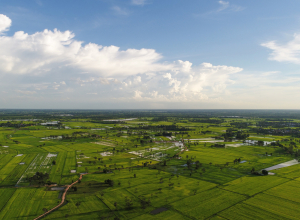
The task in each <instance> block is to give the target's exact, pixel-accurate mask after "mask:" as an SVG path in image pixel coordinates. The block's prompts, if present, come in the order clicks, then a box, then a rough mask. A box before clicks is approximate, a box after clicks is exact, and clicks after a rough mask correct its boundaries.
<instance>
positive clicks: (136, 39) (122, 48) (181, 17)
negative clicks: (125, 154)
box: [0, 0, 300, 109]
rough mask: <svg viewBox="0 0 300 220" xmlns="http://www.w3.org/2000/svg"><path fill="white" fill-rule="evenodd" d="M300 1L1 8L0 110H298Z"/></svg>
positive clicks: (93, 1) (33, 3)
mask: <svg viewBox="0 0 300 220" xmlns="http://www.w3.org/2000/svg"><path fill="white" fill-rule="evenodd" d="M299 8H300V1H299V0H286V1H282V0H272V1H271V0H266V1H259V0H252V1H240V0H239V1H238V0H228V1H225V0H216V1H215V0H189V1H186V0H163V1H162V0H89V1H83V0H64V1H58V0H28V1H24V0H14V1H11V0H1V1H0V108H27V109H28V108H29V109H300V102H299V101H298V100H299V98H300V71H299V67H300V11H299Z"/></svg>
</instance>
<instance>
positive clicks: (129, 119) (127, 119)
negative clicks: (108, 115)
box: [103, 118, 137, 121]
mask: <svg viewBox="0 0 300 220" xmlns="http://www.w3.org/2000/svg"><path fill="white" fill-rule="evenodd" d="M135 119H137V118H125V119H110V120H103V121H132V120H135Z"/></svg>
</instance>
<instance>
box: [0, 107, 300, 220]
mask: <svg viewBox="0 0 300 220" xmlns="http://www.w3.org/2000/svg"><path fill="white" fill-rule="evenodd" d="M74 114H76V113H74ZM93 114H96V113H93ZM143 114H146V113H143ZM149 114H150V113H149ZM153 114H154V115H155V114H158V115H159V116H153ZM160 114H162V115H164V113H153V112H152V113H151V114H150V116H147V117H142V118H139V119H136V120H133V121H102V120H101V117H102V116H97V117H95V118H93V116H90V115H89V117H83V118H79V117H77V116H76V118H73V117H72V116H68V117H62V118H55V117H56V116H53V115H58V114H47V115H46V118H47V120H48V117H52V119H51V121H61V124H60V125H54V126H41V125H39V123H41V122H38V123H36V124H35V125H33V126H30V127H29V126H28V127H22V126H19V127H18V128H10V127H5V129H3V128H1V127H0V144H1V145H0V186H1V187H0V198H1V201H0V219H34V218H35V217H37V216H39V215H40V214H42V213H43V212H45V210H48V209H50V208H53V207H55V206H56V205H57V204H58V203H59V202H60V201H61V195H62V192H60V191H51V190H50V189H49V188H50V187H48V186H47V184H57V186H56V187H57V188H58V189H59V188H65V187H66V185H69V184H71V183H72V182H74V181H76V180H77V179H78V177H79V175H80V173H88V174H87V175H84V176H83V179H82V180H81V181H80V182H79V183H77V184H75V185H74V187H71V188H70V189H69V191H68V193H67V198H66V199H67V201H68V202H66V203H64V205H63V206H61V207H60V208H59V209H58V210H56V211H54V212H52V213H51V214H49V215H47V216H46V217H45V219H78V220H81V219H111V220H114V219H122V220H123V219H135V220H139V219H174V220H175V219H211V220H224V219H297V218H299V217H298V216H299V214H300V213H299V207H300V199H299V198H298V197H299V196H298V195H299V193H300V187H299V184H298V183H299V181H300V172H299V164H298V165H294V166H291V167H285V168H281V169H276V170H273V171H272V172H274V173H275V175H272V176H271V175H267V176H262V175H260V173H261V170H262V169H265V168H268V167H271V166H274V165H277V164H281V163H284V162H287V161H291V160H295V159H298V154H297V148H298V145H299V143H300V138H298V137H297V135H287V134H284V135H278V134H273V135H272V134H271V133H270V132H272V131H276V132H278V130H276V129H275V128H272V126H270V124H272V123H274V124H275V125H276V126H277V125H278V123H283V124H285V123H286V121H285V120H284V119H282V120H279V121H273V120H269V119H264V118H251V117H247V118H222V117H212V118H208V117H207V116H203V115H202V116H199V115H196V116H195V117H191V116H190V115H189V114H190V113H189V114H186V113H180V114H177V113H174V112H173V113H170V115H173V116H166V117H165V116H164V120H160V119H161V115H160ZM191 114H192V113H191ZM50 115H52V116H50ZM174 115H176V117H175V116H174ZM131 117H132V115H131V116H129V117H125V116H124V115H122V116H120V117H112V119H115V118H131ZM107 118H108V116H106V117H105V119H107ZM103 120H104V119H103ZM45 121H46V120H45ZM298 121H299V120H298ZM13 123H16V124H17V123H18V122H13ZM264 123H266V124H267V126H265V127H264ZM293 123H298V122H296V121H294V122H293ZM65 127H69V128H68V129H65ZM299 127H300V125H299ZM263 129H271V130H267V131H266V132H264V130H263ZM281 129H283V128H281ZM286 129H287V131H289V130H290V129H291V127H287V128H286ZM263 132H264V133H263ZM295 132H296V130H295ZM238 133H239V135H244V136H243V137H244V139H245V140H244V139H243V138H241V137H240V138H238ZM248 135H249V137H248ZM182 139H184V143H183V142H182V141H183V140H182ZM171 140H172V141H171ZM259 141H260V142H259ZM274 141H275V142H274ZM247 142H249V143H251V144H248V143H247ZM258 143H259V144H258ZM223 144H224V145H225V146H224V145H223ZM253 170H254V171H257V173H256V174H257V175H254V174H255V172H254V173H253ZM37 172H39V173H48V174H49V178H48V176H47V177H46V178H47V179H45V181H44V180H43V181H42V182H38V181H35V180H33V178H31V177H34V178H39V176H38V174H37ZM30 178H31V183H32V184H31V185H30V184H29V182H28V181H27V180H28V179H30ZM33 183H34V184H33ZM46 183H47V184H46ZM37 184H40V185H41V187H40V188H36V186H35V187H34V185H37Z"/></svg>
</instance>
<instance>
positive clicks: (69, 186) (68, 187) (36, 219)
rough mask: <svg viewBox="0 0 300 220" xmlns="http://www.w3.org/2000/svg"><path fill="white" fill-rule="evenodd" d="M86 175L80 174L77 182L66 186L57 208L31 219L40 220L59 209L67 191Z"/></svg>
mask: <svg viewBox="0 0 300 220" xmlns="http://www.w3.org/2000/svg"><path fill="white" fill-rule="evenodd" d="M86 174H87V173H86ZM86 174H80V177H79V179H78V180H76V181H75V182H74V183H72V184H70V185H68V186H67V188H66V189H65V191H64V193H63V195H62V197H61V202H60V203H59V204H58V205H57V206H55V207H54V208H52V209H50V210H49V211H47V212H45V213H44V214H42V215H40V216H39V217H36V218H35V219H33V220H38V219H41V218H43V217H45V216H46V215H48V214H49V213H51V212H53V211H54V210H56V209H58V208H59V207H61V206H62V205H63V204H64V202H65V200H66V195H67V192H68V190H69V189H70V188H71V187H72V186H73V185H75V184H76V183H78V181H79V180H81V179H82V177H83V175H86Z"/></svg>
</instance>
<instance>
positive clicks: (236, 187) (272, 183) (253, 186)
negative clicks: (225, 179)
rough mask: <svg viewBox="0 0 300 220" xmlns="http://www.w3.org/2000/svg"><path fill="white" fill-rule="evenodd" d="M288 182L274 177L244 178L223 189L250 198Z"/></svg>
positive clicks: (230, 183) (226, 185)
mask: <svg viewBox="0 0 300 220" xmlns="http://www.w3.org/2000/svg"><path fill="white" fill-rule="evenodd" d="M288 181H289V180H288V179H285V178H280V177H276V176H245V177H242V178H239V179H236V180H234V181H231V182H229V183H227V184H224V186H225V187H224V189H225V190H229V191H232V192H237V193H240V194H245V195H249V196H252V195H254V194H257V193H259V192H263V191H265V190H267V189H270V188H272V187H276V186H277V185H281V184H283V183H285V182H288ZM283 185H284V184H283Z"/></svg>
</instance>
